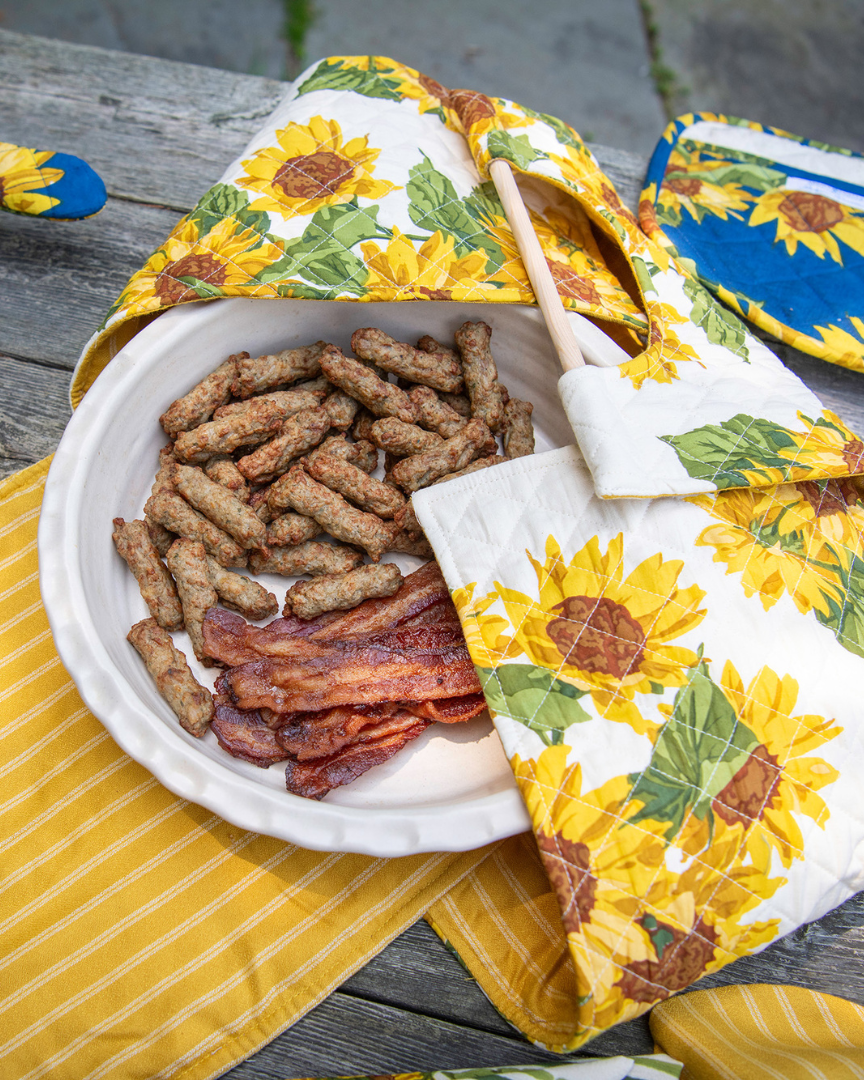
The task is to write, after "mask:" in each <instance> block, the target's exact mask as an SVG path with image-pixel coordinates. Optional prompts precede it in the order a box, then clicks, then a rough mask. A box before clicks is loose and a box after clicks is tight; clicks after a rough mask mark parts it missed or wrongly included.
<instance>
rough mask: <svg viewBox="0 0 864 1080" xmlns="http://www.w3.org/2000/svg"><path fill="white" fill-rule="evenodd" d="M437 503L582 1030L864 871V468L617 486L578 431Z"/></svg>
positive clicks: (814, 907)
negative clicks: (724, 486)
mask: <svg viewBox="0 0 864 1080" xmlns="http://www.w3.org/2000/svg"><path fill="white" fill-rule="evenodd" d="M413 502H414V506H415V509H416V513H417V516H418V518H419V519H420V521H421V523H422V525H423V527H424V529H425V530H426V532H427V535H428V536H429V539H430V541H431V542H432V544H433V546H434V548H435V552H436V555H437V557H438V560H439V562H440V564H441V567H442V570H443V572H444V575H445V577H446V579H447V582H448V584H449V586H450V588H451V590H452V594H453V598H454V601H455V603H456V606H457V608H458V610H459V613H460V618H461V620H462V625H463V628H464V630H465V635H466V639H467V641H468V647H469V650H470V652H471V657H472V660H473V662H474V664H475V666H476V668H477V671H478V674H479V676H480V679H481V682H482V684H483V689H484V693H485V694H486V698H487V701H488V702H489V705H490V710H491V711H492V713H493V716H494V719H495V725H496V727H497V730H498V732H499V734H500V736H501V739H502V742H503V744H504V748H505V751H506V753H507V754H508V757H509V759H510V762H511V765H512V767H513V770H514V773H515V775H516V779H517V783H518V784H519V787H520V790H521V792H522V795H523V797H524V799H525V801H526V803H527V805H528V808H529V811H530V814H531V818H532V823H533V828H534V832H535V835H536V837H537V841H538V846H539V849H540V854H541V856H542V859H543V863H544V865H545V869H546V871H547V874H548V876H549V879H550V881H551V882H552V885H553V888H554V889H555V892H556V893H557V896H558V901H559V904H560V908H561V914H562V918H563V923H564V929H565V932H566V935H567V941H568V945H569V949H570V953H571V956H572V959H573V966H574V970H575V979H576V990H575V997H576V1003H577V1023H576V1030H575V1031H574V1032H573V1034H572V1036H571V1038H570V1041H569V1043H568V1046H569V1047H571V1048H572V1047H574V1046H578V1045H580V1044H582V1043H583V1042H585V1041H586V1040H588V1039H590V1038H591V1037H593V1036H594V1035H596V1034H597V1033H598V1032H600V1031H603V1030H605V1029H607V1028H608V1027H610V1026H611V1025H613V1024H615V1023H617V1022H619V1021H621V1020H625V1019H630V1018H632V1017H635V1016H637V1015H639V1014H641V1013H643V1012H645V1011H646V1010H648V1009H650V1008H651V1007H652V1006H653V1005H655V1004H657V1003H659V1002H662V1001H664V1000H665V999H666V998H668V997H670V996H671V995H673V994H675V993H676V992H678V991H681V990H683V989H685V988H686V987H688V986H690V985H691V984H692V983H693V982H695V981H696V980H697V979H699V978H700V977H701V976H703V975H705V974H706V973H709V972H712V971H716V970H717V969H718V968H720V967H722V966H723V965H725V964H728V963H729V962H730V961H732V960H734V959H736V958H737V957H739V956H743V955H746V954H749V953H753V952H758V951H759V950H761V949H762V948H764V947H765V946H766V945H768V944H769V943H770V942H772V941H775V940H776V939H777V938H778V937H780V936H782V935H784V934H787V933H789V932H790V931H792V930H793V929H795V928H796V927H798V926H799V925H801V924H802V923H804V922H807V921H810V920H813V919H816V918H818V917H820V916H821V915H823V914H824V913H825V912H826V911H828V910H830V909H831V908H833V907H835V906H836V905H838V904H839V903H841V902H843V901H844V900H845V899H846V898H847V897H848V896H850V895H851V894H852V893H854V892H856V891H858V890H860V889H861V888H862V887H864V860H862V850H864V827H862V824H861V812H860V810H861V796H860V779H859V770H858V768H857V764H856V763H857V762H858V761H859V760H860V759H861V754H862V751H864V708H862V703H861V695H860V692H859V690H858V685H859V681H860V677H861V674H862V656H864V589H862V586H864V501H862V499H861V497H860V495H859V491H858V488H857V486H856V482H855V481H853V480H852V479H848V478H847V479H845V480H842V481H829V482H826V483H823V484H817V483H815V482H812V481H805V482H803V483H799V484H791V483H784V484H777V485H773V486H770V487H763V488H747V489H743V490H732V491H720V492H712V493H710V494H702V495H696V496H690V497H687V498H668V497H667V498H662V499H650V500H630V499H618V500H614V501H613V500H605V501H604V500H601V499H600V498H599V497H598V496H597V493H596V491H595V488H594V485H593V483H592V480H591V476H590V474H589V472H588V470H587V468H586V466H585V463H584V461H583V459H582V458H581V455H580V453H579V451H578V449H577V448H575V447H565V448H563V449H560V450H553V451H550V452H548V453H545V454H540V455H537V456H535V457H531V458H519V459H517V460H514V461H511V462H507V463H504V464H502V465H499V466H498V467H497V468H495V469H490V470H485V471H483V472H479V473H475V474H472V475H470V476H466V477H463V478H461V479H459V480H455V481H452V482H451V483H448V484H444V485H439V486H436V487H432V488H428V489H426V490H424V491H421V492H418V493H415V495H414V499H413ZM724 1075H726V1074H725V1073H724ZM729 1075H731V1073H730V1074H729ZM754 1075H755V1074H754ZM760 1075H761V1074H760Z"/></svg>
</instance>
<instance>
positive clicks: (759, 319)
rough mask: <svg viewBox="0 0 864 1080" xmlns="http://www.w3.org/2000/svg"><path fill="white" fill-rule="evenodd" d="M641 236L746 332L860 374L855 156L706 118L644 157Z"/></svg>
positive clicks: (673, 127) (678, 129)
mask: <svg viewBox="0 0 864 1080" xmlns="http://www.w3.org/2000/svg"><path fill="white" fill-rule="evenodd" d="M639 220H640V224H641V226H642V228H643V229H644V230H645V232H646V233H648V234H649V235H650V236H652V237H653V238H654V239H655V240H657V241H659V242H660V243H661V244H664V245H665V246H666V247H667V248H670V249H672V250H673V251H674V253H675V254H677V255H678V257H679V258H680V260H681V261H682V263H683V265H684V268H685V269H686V270H688V272H690V273H691V274H693V276H694V277H698V278H699V279H700V280H701V281H702V283H703V284H704V285H705V286H706V287H707V288H709V289H710V290H711V291H712V292H714V293H715V294H716V295H717V296H719V297H720V299H721V300H723V301H724V302H725V303H727V304H729V305H730V306H731V307H732V308H734V309H735V310H736V311H738V312H739V313H740V314H741V315H743V316H744V317H745V318H747V319H749V320H750V321H751V322H753V323H755V324H756V325H757V326H759V327H761V328H762V329H764V330H766V331H768V332H769V333H771V334H773V335H774V336H775V337H777V338H780V339H781V340H782V341H785V342H787V343H788V344H790V345H794V346H795V347H796V348H798V349H801V350H802V351H803V352H807V353H811V354H812V355H813V356H818V357H821V358H822V359H823V360H829V361H831V362H832V363H835V364H842V365H843V366H844V367H849V368H853V369H855V370H857V371H864V157H862V155H861V154H856V153H853V152H852V151H851V150H840V149H837V148H836V147H832V146H827V145H826V144H825V143H819V142H814V141H813V140H807V139H802V138H800V137H799V136H797V135H790V134H788V132H785V131H780V130H779V129H777V128H771V127H765V126H764V125H762V124H756V123H753V122H751V121H748V120H736V119H734V118H732V117H727V116H715V115H714V114H712V113H690V114H688V115H685V116H681V117H679V118H678V119H677V120H674V121H673V122H672V123H671V124H670V125H669V127H668V128H667V129H666V131H665V132H664V133H663V137H662V138H661V140H660V142H659V143H658V145H657V148H656V149H655V151H654V155H653V157H652V158H651V162H650V164H649V166H648V175H647V177H646V181H645V190H644V191H643V193H642V199H641V203H640V207H639Z"/></svg>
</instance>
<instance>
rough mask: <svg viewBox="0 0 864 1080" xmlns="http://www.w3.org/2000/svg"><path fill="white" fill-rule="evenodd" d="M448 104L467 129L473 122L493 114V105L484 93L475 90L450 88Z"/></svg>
mask: <svg viewBox="0 0 864 1080" xmlns="http://www.w3.org/2000/svg"><path fill="white" fill-rule="evenodd" d="M450 105H451V106H452V108H454V109H455V110H456V114H457V115H458V117H459V119H460V120H461V121H462V126H463V127H464V128H465V130H466V131H467V130H468V129H469V128H470V127H471V126H472V125H473V124H476V123H478V122H479V121H480V120H486V119H487V118H488V117H490V116H494V115H495V106H494V105H493V104H492V102H491V101H490V100H489V98H488V97H486V95H485V94H478V93H477V91H476V90H451V91H450Z"/></svg>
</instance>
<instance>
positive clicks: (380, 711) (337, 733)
mask: <svg viewBox="0 0 864 1080" xmlns="http://www.w3.org/2000/svg"><path fill="white" fill-rule="evenodd" d="M295 717H300V719H292V721H291V723H289V724H285V726H284V727H281V728H279V730H278V731H277V732H276V742H277V743H278V744H279V745H280V746H281V747H282V748H283V749H285V750H287V751H288V752H289V753H290V754H292V755H293V756H294V757H296V758H297V760H298V761H314V760H315V759H316V758H324V757H331V756H332V755H333V754H336V753H338V752H339V751H340V750H344V749H345V748H346V747H347V746H355V745H358V744H360V743H368V742H374V741H375V740H376V739H380V738H383V737H384V736H385V735H393V734H395V733H396V732H397V731H404V730H405V729H406V728H409V727H414V725H415V724H416V723H417V721H418V720H421V719H428V717H418V716H415V715H414V714H413V713H412V712H409V711H408V710H407V709H405V708H403V707H402V703H401V702H397V701H387V702H382V703H381V704H380V705H341V706H339V707H338V708H336V709H328V710H327V711H326V712H323V713H320V712H319V713H298V714H295Z"/></svg>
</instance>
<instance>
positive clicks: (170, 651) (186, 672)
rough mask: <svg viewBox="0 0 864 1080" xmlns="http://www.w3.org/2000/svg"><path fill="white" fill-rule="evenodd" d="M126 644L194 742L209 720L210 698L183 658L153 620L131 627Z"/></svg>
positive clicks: (210, 710) (212, 710) (211, 710)
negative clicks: (133, 651)
mask: <svg viewBox="0 0 864 1080" xmlns="http://www.w3.org/2000/svg"><path fill="white" fill-rule="evenodd" d="M126 637H127V640H128V641H129V642H130V643H131V644H132V645H133V646H134V647H135V649H136V650H137V651H138V654H139V656H140V657H141V659H142V660H143V661H144V663H145V665H146V666H147V670H148V671H149V672H150V674H151V675H152V676H153V679H154V681H155V683H156V687H157V689H158V690H159V693H160V694H161V695H162V697H163V698H165V700H166V701H167V702H168V704H169V705H170V706H171V708H172V709H173V710H174V712H175V714H176V715H177V718H178V720H179V721H180V724H181V726H182V727H183V728H184V729H185V730H186V731H188V732H189V734H190V735H194V736H195V738H196V739H200V738H201V736H202V735H203V734H204V733H205V731H206V730H207V725H208V724H209V723H210V721H211V720H212V719H213V714H214V707H213V696H212V694H211V693H210V691H209V690H207V689H205V688H204V687H203V686H202V685H201V684H200V683H199V682H198V681H197V679H196V678H195V676H194V675H193V674H192V671H191V669H190V667H189V665H188V664H187V663H186V657H185V656H184V655H183V653H182V652H180V650H179V649H177V648H175V647H174V642H173V641H172V640H171V635H170V634H168V633H166V631H165V630H163V629H162V627H161V626H159V624H158V623H157V622H156V620H155V619H143V620H142V621H141V622H139V623H135V625H134V626H133V627H132V629H131V630H130V631H129V633H128V634H127V635H126Z"/></svg>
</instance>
